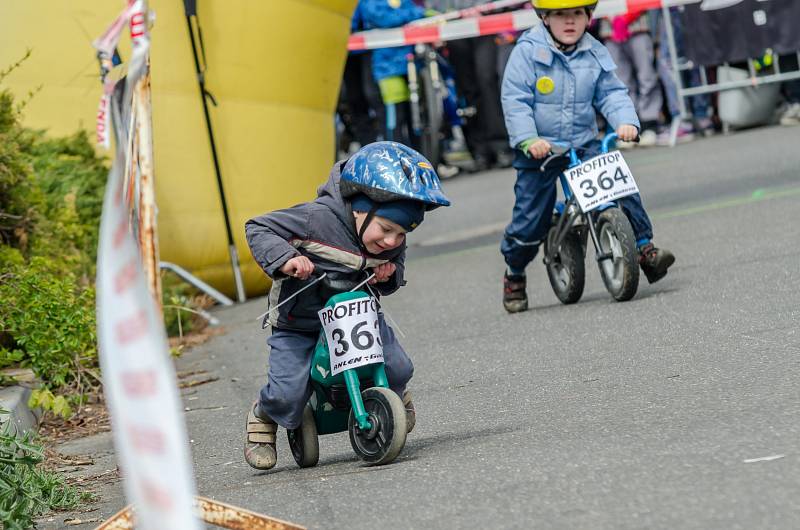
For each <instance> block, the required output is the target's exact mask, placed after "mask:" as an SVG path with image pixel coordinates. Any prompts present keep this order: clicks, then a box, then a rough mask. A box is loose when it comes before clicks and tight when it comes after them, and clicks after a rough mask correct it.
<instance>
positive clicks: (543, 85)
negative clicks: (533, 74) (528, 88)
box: [536, 76, 556, 94]
mask: <svg viewBox="0 0 800 530" xmlns="http://www.w3.org/2000/svg"><path fill="white" fill-rule="evenodd" d="M555 89H556V84H555V82H554V81H553V79H552V78H550V77H547V76H544V77H540V78H539V79H538V80H537V81H536V90H538V91H539V92H540V93H541V94H549V93H551V92H552V91H553V90H555Z"/></svg>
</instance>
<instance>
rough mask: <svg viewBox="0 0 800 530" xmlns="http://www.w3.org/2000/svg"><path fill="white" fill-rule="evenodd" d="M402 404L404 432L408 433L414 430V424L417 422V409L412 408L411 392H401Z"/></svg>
mask: <svg viewBox="0 0 800 530" xmlns="http://www.w3.org/2000/svg"><path fill="white" fill-rule="evenodd" d="M403 406H404V407H405V408H406V432H407V433H409V432H411V431H413V430H414V425H416V424H417V409H415V408H414V402H413V401H411V392H409V391H408V390H406V391H405V392H403Z"/></svg>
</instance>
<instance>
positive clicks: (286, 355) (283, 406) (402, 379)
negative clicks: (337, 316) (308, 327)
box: [258, 314, 414, 429]
mask: <svg viewBox="0 0 800 530" xmlns="http://www.w3.org/2000/svg"><path fill="white" fill-rule="evenodd" d="M378 320H379V322H380V324H379V325H380V330H381V341H382V342H383V358H384V363H385V366H384V367H385V369H386V378H387V379H388V380H389V387H390V388H391V389H392V390H393V391H395V392H396V393H397V395H398V396H400V397H402V396H403V392H404V391H405V388H406V384H407V383H408V381H409V380H410V379H411V376H412V375H414V365H413V364H412V363H411V359H409V358H408V355H406V352H405V351H404V350H403V347H402V346H400V343H399V342H397V338H396V337H395V335H394V331H393V330H392V328H391V327H389V325H388V324H386V322H385V321H384V319H383V315H381V314H379V315H378ZM318 338H319V333H302V332H298V331H290V330H286V329H274V330H273V331H272V335H271V336H270V337H269V338H268V339H267V344H269V347H270V353H269V372H268V374H267V384H266V385H264V386H263V387H262V388H261V394H260V398H259V402H258V406H259V408H260V409H261V410H262V411H264V412H266V413H267V414H268V415H269V417H270V418H272V420H273V421H275V423H277V424H278V425H280V426H281V427H285V428H286V429H296V428H298V427H299V426H300V423H301V421H302V419H303V408H304V407H305V406H306V403H307V402H308V399H309V398H310V397H311V384H310V377H311V358H312V357H313V355H314V347H315V346H316V344H317V339H318Z"/></svg>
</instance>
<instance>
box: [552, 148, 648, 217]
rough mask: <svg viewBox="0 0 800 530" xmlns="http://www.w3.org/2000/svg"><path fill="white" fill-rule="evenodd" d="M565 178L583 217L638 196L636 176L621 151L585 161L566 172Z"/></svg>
mask: <svg viewBox="0 0 800 530" xmlns="http://www.w3.org/2000/svg"><path fill="white" fill-rule="evenodd" d="M564 176H565V177H566V178H567V183H568V184H569V187H570V189H571V190H572V193H573V194H574V195H575V197H576V198H577V199H578V205H579V206H580V207H581V211H583V212H584V213H585V212H589V211H592V210H594V209H595V208H597V207H598V206H600V205H601V204H604V203H607V202H610V201H613V200H614V199H619V198H620V197H625V196H628V195H633V194H634V193H639V188H638V186H636V181H635V180H633V173H631V170H630V168H629V167H628V164H627V162H625V159H624V158H623V157H622V153H620V152H619V151H611V152H610V153H603V154H601V155H597V156H596V157H594V158H590V159H589V160H584V161H583V162H581V163H580V164H578V165H577V166H575V167H571V168H569V169H567V170H566V171H564Z"/></svg>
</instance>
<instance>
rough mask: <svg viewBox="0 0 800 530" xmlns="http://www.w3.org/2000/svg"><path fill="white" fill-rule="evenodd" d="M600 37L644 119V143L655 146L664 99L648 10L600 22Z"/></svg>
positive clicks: (641, 138)
mask: <svg viewBox="0 0 800 530" xmlns="http://www.w3.org/2000/svg"><path fill="white" fill-rule="evenodd" d="M600 37H601V38H602V39H603V43H604V44H605V45H606V48H608V51H609V52H610V53H611V57H612V59H614V63H616V65H617V71H616V74H617V77H619V78H620V80H621V81H622V82H623V83H625V86H627V87H628V91H629V92H630V96H631V99H633V102H634V104H635V105H636V113H637V114H638V115H639V119H640V120H641V124H642V127H641V132H640V133H639V136H640V141H639V145H641V146H653V145H656V141H657V132H656V131H657V129H658V123H659V118H660V116H661V106H662V105H663V103H664V98H663V96H662V95H661V86H660V85H659V79H658V74H657V73H656V69H655V66H654V63H655V55H654V52H653V37H652V35H650V25H649V21H648V18H647V13H646V12H644V11H643V10H641V9H639V10H632V11H630V12H629V13H626V14H624V15H618V16H615V17H613V18H612V19H611V20H608V19H603V20H601V21H600Z"/></svg>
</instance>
